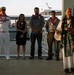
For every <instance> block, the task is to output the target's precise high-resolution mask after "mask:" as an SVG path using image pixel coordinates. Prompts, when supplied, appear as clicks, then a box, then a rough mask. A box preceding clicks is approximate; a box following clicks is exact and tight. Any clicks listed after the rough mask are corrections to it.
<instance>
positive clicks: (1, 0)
mask: <svg viewBox="0 0 74 75" xmlns="http://www.w3.org/2000/svg"><path fill="white" fill-rule="evenodd" d="M46 3H48V5H49V7H51V9H50V10H62V0H0V7H2V6H5V7H6V13H7V14H8V15H19V14H21V13H24V14H25V15H32V14H34V7H39V9H40V12H42V11H43V10H45V9H47V10H48V6H47V5H46Z"/></svg>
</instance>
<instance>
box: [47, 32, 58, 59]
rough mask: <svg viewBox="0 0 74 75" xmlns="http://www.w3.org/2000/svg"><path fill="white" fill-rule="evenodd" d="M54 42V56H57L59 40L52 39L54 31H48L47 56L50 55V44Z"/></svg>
mask: <svg viewBox="0 0 74 75" xmlns="http://www.w3.org/2000/svg"><path fill="white" fill-rule="evenodd" d="M53 42H54V47H55V56H56V58H57V57H59V41H56V40H55V39H54V32H49V33H48V35H47V43H48V57H52V44H53Z"/></svg>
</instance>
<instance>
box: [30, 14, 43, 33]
mask: <svg viewBox="0 0 74 75" xmlns="http://www.w3.org/2000/svg"><path fill="white" fill-rule="evenodd" d="M43 24H44V18H43V16H41V15H38V16H36V15H33V16H32V17H31V21H30V25H32V26H33V27H34V28H35V29H38V28H39V27H40V26H41V25H43ZM32 33H34V32H33V30H32ZM39 33H42V29H41V30H40V31H39Z"/></svg>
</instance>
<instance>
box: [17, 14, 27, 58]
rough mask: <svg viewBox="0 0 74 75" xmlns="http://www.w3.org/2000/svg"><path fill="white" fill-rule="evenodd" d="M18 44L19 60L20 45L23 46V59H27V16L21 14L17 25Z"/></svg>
mask: <svg viewBox="0 0 74 75" xmlns="http://www.w3.org/2000/svg"><path fill="white" fill-rule="evenodd" d="M16 30H17V33H16V44H17V59H19V52H20V45H22V50H23V59H25V50H26V49H25V45H26V38H27V36H26V34H27V22H26V20H25V15H24V14H20V15H19V18H18V21H17V23H16Z"/></svg>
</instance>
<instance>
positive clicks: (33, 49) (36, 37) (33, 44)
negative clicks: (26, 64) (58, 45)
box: [30, 33, 42, 57]
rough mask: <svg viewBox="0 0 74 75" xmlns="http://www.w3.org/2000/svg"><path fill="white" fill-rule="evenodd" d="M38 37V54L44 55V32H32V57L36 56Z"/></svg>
mask: <svg viewBox="0 0 74 75" xmlns="http://www.w3.org/2000/svg"><path fill="white" fill-rule="evenodd" d="M36 39H37V43H38V56H41V55H42V33H40V34H33V33H31V53H30V54H31V56H32V57H34V52H35V41H36Z"/></svg>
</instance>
